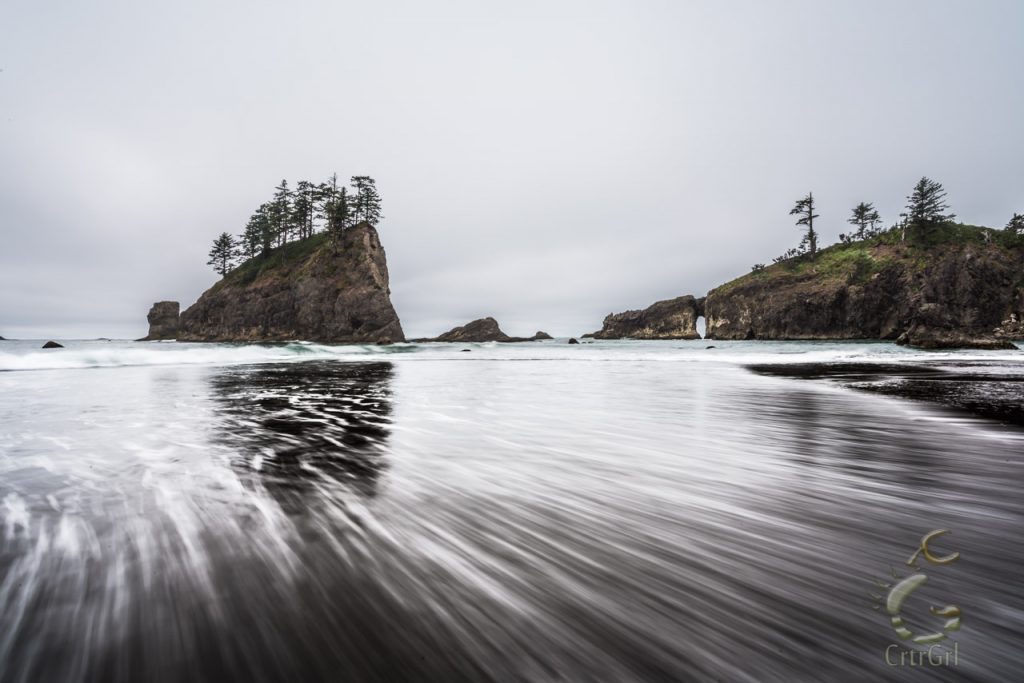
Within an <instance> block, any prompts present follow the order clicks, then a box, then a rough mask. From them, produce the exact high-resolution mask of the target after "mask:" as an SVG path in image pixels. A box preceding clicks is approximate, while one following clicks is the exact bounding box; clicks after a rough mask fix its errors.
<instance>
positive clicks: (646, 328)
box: [584, 295, 704, 339]
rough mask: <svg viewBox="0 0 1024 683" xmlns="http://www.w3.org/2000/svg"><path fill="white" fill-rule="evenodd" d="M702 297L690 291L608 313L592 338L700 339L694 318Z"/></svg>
mask: <svg viewBox="0 0 1024 683" xmlns="http://www.w3.org/2000/svg"><path fill="white" fill-rule="evenodd" d="M703 303H704V300H703V299H696V298H694V297H692V296H690V295H686V296H680V297H676V298H675V299H668V300H666V301H659V302H657V303H655V304H651V305H650V306H648V307H647V308H645V309H643V310H642V311H626V312H624V313H612V314H610V315H609V316H608V317H606V318H605V319H604V324H603V326H602V327H601V329H600V330H598V331H597V332H594V333H592V334H588V335H584V336H585V337H594V338H595V339H700V334H699V333H698V332H697V318H698V317H699V316H701V315H703V314H704V311H703Z"/></svg>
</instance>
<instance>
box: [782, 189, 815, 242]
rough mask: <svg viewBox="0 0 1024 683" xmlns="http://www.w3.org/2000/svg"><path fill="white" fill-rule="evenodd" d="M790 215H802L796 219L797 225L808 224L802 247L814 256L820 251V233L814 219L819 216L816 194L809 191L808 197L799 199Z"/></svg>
mask: <svg viewBox="0 0 1024 683" xmlns="http://www.w3.org/2000/svg"><path fill="white" fill-rule="evenodd" d="M789 215H790V216H799V217H800V218H798V219H797V221H796V224H797V226H803V225H806V226H807V232H806V233H804V237H803V239H802V240H801V241H800V249H801V250H806V251H807V253H809V254H810V255H811V258H814V255H815V254H817V253H818V233H816V232H815V231H814V219H815V218H817V217H818V214H816V213H814V195H813V194H812V193H807V196H806V197H804V198H803V199H800V200H798V201H797V203H796V204H795V205H794V206H793V209H792V210H791V211H790V212H789Z"/></svg>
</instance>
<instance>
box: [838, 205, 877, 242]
mask: <svg viewBox="0 0 1024 683" xmlns="http://www.w3.org/2000/svg"><path fill="white" fill-rule="evenodd" d="M846 222H847V223H849V224H850V225H856V226H857V232H855V233H854V234H852V235H849V237H850V238H852V239H858V240H862V239H867V238H868V237H874V236H875V234H877V233H876V231H875V226H876V225H877V224H878V223H881V222H882V217H881V216H879V215H878V211H877V210H876V209H875V206H874V204H872V203H871V202H861V203H860V204H858V205H857V206H855V207H853V211H852V212H851V214H850V217H849V218H848V219H846Z"/></svg>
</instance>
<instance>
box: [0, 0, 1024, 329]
mask: <svg viewBox="0 0 1024 683" xmlns="http://www.w3.org/2000/svg"><path fill="white" fill-rule="evenodd" d="M88 4H89V6H88V7H86V6H84V5H85V3H65V4H62V5H57V4H53V3H47V4H41V3H20V4H19V5H18V6H17V7H9V8H6V9H5V10H4V14H5V17H4V21H3V22H2V25H0V68H2V69H3V72H0V159H2V160H3V163H2V164H0V334H4V335H5V336H37V337H39V336H45V337H60V336H86V337H89V336H125V337H131V336H140V335H141V334H143V333H144V331H145V327H146V325H145V313H146V310H147V309H148V306H149V304H150V303H151V302H152V301H155V300H158V299H164V298H175V299H180V300H181V301H182V303H183V304H185V305H187V304H188V303H191V302H192V301H194V300H195V298H196V297H197V296H198V295H199V294H200V293H201V292H202V290H203V289H205V288H206V287H207V286H209V285H210V284H212V282H213V279H214V276H213V273H212V271H211V270H210V269H209V268H208V267H207V266H206V265H205V261H206V251H207V250H208V248H209V242H210V240H212V238H213V237H214V236H215V235H216V234H217V233H219V232H220V231H222V230H229V231H238V230H240V229H241V227H242V226H243V225H244V222H245V220H246V218H247V217H248V215H249V213H250V212H251V211H252V209H253V208H254V207H255V206H256V205H258V204H259V203H260V202H261V201H263V200H265V199H266V198H267V197H268V196H269V194H270V192H271V190H272V187H273V185H274V184H275V183H276V182H277V181H278V180H280V179H281V178H282V177H286V178H288V179H290V180H295V179H298V178H310V179H322V178H324V177H326V176H327V175H329V174H330V173H331V172H332V171H335V170H336V171H337V172H338V173H339V174H342V175H345V176H347V175H351V174H354V173H369V174H371V175H373V176H374V177H375V178H377V181H378V185H379V187H380V189H381V191H382V193H383V195H384V200H385V216H386V220H385V221H384V222H383V223H382V224H381V226H380V230H381V234H382V239H383V241H384V244H385V247H386V249H387V251H388V257H389V266H390V269H391V275H392V290H393V294H394V302H395V306H396V308H397V309H398V312H399V314H400V316H401V317H402V320H403V323H404V325H405V327H406V331H407V333H408V334H409V335H410V336H418V335H426V334H436V333H438V332H440V331H442V330H443V329H447V328H448V327H451V326H452V325H454V324H457V323H462V322H465V321H466V320H467V319H469V318H472V317H477V316H481V315H488V314H489V315H494V316H495V317H497V318H498V319H499V321H501V322H502V324H503V326H504V327H505V328H506V331H508V332H510V333H512V334H527V333H532V332H533V331H534V330H536V329H544V330H548V331H549V332H552V333H555V334H578V333H580V332H584V331H588V330H592V329H595V328H597V327H598V326H599V325H600V320H601V318H602V317H603V316H604V315H605V314H607V313H608V312H610V311H612V310H621V309H624V308H635V307H641V306H645V305H647V304H649V303H651V302H653V301H654V300H656V299H659V298H665V297H670V296H675V295H678V294H683V293H695V294H700V293H703V292H705V291H706V290H707V289H708V288H709V287H712V286H714V285H716V284H719V283H721V282H723V281H725V280H728V279H730V278H732V277H734V276H736V275H739V274H741V273H742V272H745V271H746V269H748V268H749V266H750V265H751V264H752V263H755V262H763V261H768V260H770V258H771V257H772V256H774V255H777V254H779V253H781V252H783V251H784V250H785V249H787V248H788V247H790V246H793V245H795V243H796V242H797V240H798V235H797V231H796V229H795V228H793V227H792V225H791V221H790V219H789V216H788V215H787V212H788V210H789V208H790V206H791V203H792V201H793V200H794V199H795V198H797V197H798V196H800V195H802V194H804V193H806V192H807V191H808V190H813V191H814V192H815V195H816V196H817V197H818V199H819V202H820V206H821V214H822V227H823V231H824V234H825V236H826V238H827V239H828V241H831V240H834V239H835V238H836V236H837V235H838V233H839V232H842V231H844V230H845V229H846V225H845V223H844V222H843V221H844V219H845V217H846V214H847V213H848V211H849V208H850V207H851V206H852V205H853V204H855V203H856V202H858V201H861V200H868V201H874V202H875V203H876V204H877V205H878V207H879V209H880V210H881V212H882V214H883V217H884V218H886V219H887V220H891V219H894V218H895V217H896V214H897V213H898V212H899V210H900V207H901V206H902V204H903V197H904V195H905V194H906V193H907V192H908V191H909V188H910V186H911V185H912V184H913V182H914V181H915V180H916V179H917V178H919V177H920V176H921V175H923V174H928V175H930V176H932V177H935V178H937V179H938V180H940V181H941V182H943V183H944V184H945V186H946V188H947V189H948V191H949V196H950V199H951V200H952V202H953V204H954V209H955V210H956V211H957V212H958V214H959V215H960V216H961V218H962V219H964V220H966V221H970V222H974V223H980V224H987V225H995V226H1001V225H1003V224H1004V223H1005V222H1006V220H1007V219H1008V218H1009V215H1010V214H1011V213H1012V212H1013V211H1024V196H1022V192H1021V188H1022V187H1024V164H1021V162H1020V150H1021V149H1024V129H1022V127H1021V125H1020V121H1021V120H1024V91H1022V90H1021V89H1020V88H1019V87H1018V82H1019V73H1018V71H1019V67H1020V65H1021V64H1022V63H1024V46H1022V41H1020V39H1019V27H1020V26H1021V25H1022V24H1024V6H1021V5H1020V4H1019V3H1015V2H985V3H970V4H968V3H956V2H949V3H939V2H903V3H890V2H858V3H847V4H845V5H844V6H837V3H829V4H828V5H827V6H824V5H822V3H815V2H788V3H762V2H746V3H714V2H701V3H697V2H692V3H677V2H640V3H636V2H558V3H550V2H538V3H529V2H526V3H515V5H514V6H511V7H503V8H498V7H497V6H496V5H490V6H487V7H485V4H486V3H475V2H449V3H429V5H428V4H424V3H412V2H409V3H375V4H374V5H373V6H369V3H364V4H362V5H355V4H347V5H342V4H341V3H335V2H325V3H321V4H308V3H307V4H304V5H303V7H302V8H299V9H296V8H292V7H289V6H288V5H282V4H281V3H274V4H270V3H267V4H255V3H237V4H233V5H232V4H227V3H198V2H180V3H164V4H163V5H152V4H149V3H145V5H147V6H145V7H143V6H142V5H143V4H144V3H88Z"/></svg>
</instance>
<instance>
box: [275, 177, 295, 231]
mask: <svg viewBox="0 0 1024 683" xmlns="http://www.w3.org/2000/svg"><path fill="white" fill-rule="evenodd" d="M291 194H292V193H291V191H290V190H289V189H288V181H287V180H282V181H281V184H280V185H278V186H277V187H275V188H274V199H273V201H272V202H271V218H272V220H273V221H274V230H275V232H276V233H277V243H278V246H280V245H282V244H284V243H285V242H287V241H288V237H289V233H290V231H291V216H292V211H291Z"/></svg>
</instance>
